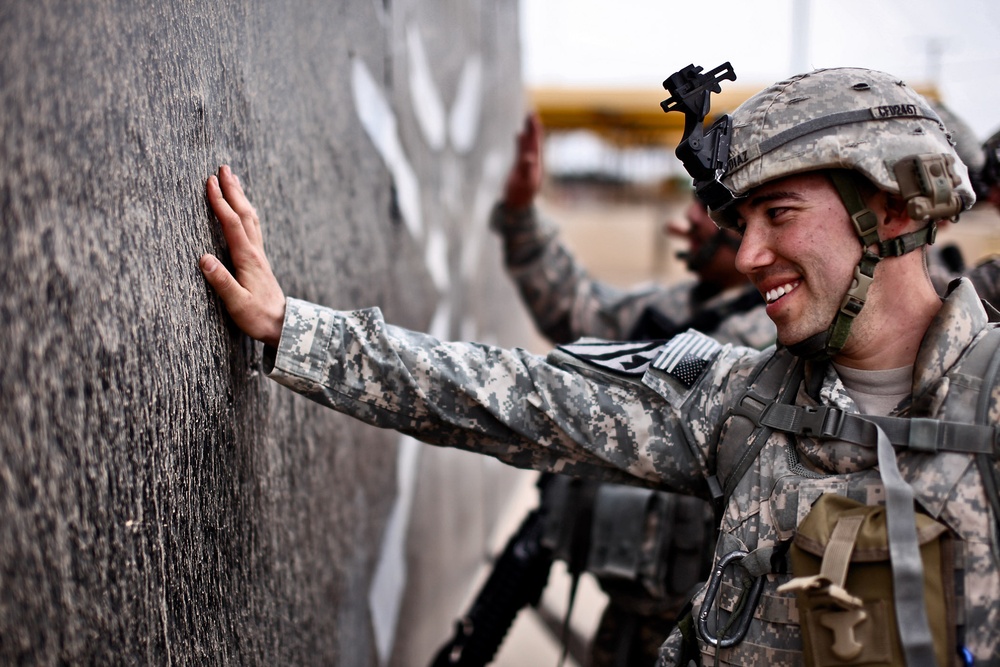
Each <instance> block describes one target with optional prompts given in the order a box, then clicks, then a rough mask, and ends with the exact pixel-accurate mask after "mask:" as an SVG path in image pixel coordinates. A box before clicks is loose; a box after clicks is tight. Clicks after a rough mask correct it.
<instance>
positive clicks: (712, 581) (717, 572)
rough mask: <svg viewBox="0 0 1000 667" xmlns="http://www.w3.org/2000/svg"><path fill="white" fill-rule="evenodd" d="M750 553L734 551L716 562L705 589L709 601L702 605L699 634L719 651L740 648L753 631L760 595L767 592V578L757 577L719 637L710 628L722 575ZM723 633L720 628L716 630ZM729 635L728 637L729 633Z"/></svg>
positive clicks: (706, 599)
mask: <svg viewBox="0 0 1000 667" xmlns="http://www.w3.org/2000/svg"><path fill="white" fill-rule="evenodd" d="M749 555H750V554H749V553H748V552H746V551H740V550H736V551H731V552H729V553H728V554H726V555H725V556H723V557H722V558H720V559H719V562H718V563H716V565H715V568H713V569H712V576H711V577H709V579H708V586H707V588H706V589H705V600H704V602H703V603H702V607H701V611H700V612H699V613H698V634H699V635H700V636H701V638H702V639H703V640H704V641H706V642H708V643H709V644H711V645H712V646H717V647H719V648H729V647H730V646H736V645H737V644H739V643H740V642H741V641H743V638H744V637H745V636H746V634H747V630H749V629H750V621H751V620H752V619H753V612H754V609H756V608H757V603H758V602H760V594H761V593H762V592H763V590H764V577H755V578H754V582H753V585H752V586H751V587H750V588H749V589H748V590H744V591H743V594H742V595H740V599H739V602H738V603H737V605H736V608H735V609H734V610H733V611H734V614H733V615H732V616H730V617H729V619H728V620H727V621H726V623H725V624H724V625H723V626H722V628H721V632H720V633H719V635H716V634H715V631H713V630H711V629H710V628H709V627H708V621H709V618H710V617H711V616H712V609H714V608H715V607H716V598H718V596H719V587H720V585H721V584H722V575H723V573H724V572H725V571H726V568H727V567H729V565H730V564H732V563H739V561H741V560H743V559H744V558H746V557H747V556H749ZM716 630H717V631H718V630H720V629H719V628H717V629H716ZM727 633H728V634H727Z"/></svg>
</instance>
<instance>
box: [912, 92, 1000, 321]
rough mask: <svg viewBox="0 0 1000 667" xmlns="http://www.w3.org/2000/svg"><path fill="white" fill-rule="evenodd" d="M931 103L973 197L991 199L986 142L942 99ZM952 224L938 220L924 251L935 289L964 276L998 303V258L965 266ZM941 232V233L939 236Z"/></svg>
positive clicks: (945, 288)
mask: <svg viewBox="0 0 1000 667" xmlns="http://www.w3.org/2000/svg"><path fill="white" fill-rule="evenodd" d="M932 106H933V108H934V110H935V111H936V112H937V114H938V116H940V117H941V120H942V121H943V122H944V125H945V127H946V128H947V129H948V134H949V136H950V137H951V142H952V144H953V145H954V146H955V152H956V153H957V154H958V157H959V158H961V160H962V162H964V163H965V166H966V167H968V169H969V181H970V183H971V184H972V189H973V191H974V192H975V193H976V200H977V201H978V202H987V201H991V197H990V190H991V187H990V183H991V181H992V182H995V178H996V175H995V171H996V170H995V169H994V168H993V167H992V166H990V167H988V166H987V156H988V155H989V153H990V150H989V148H988V144H989V142H987V144H985V145H981V144H980V143H979V139H978V138H977V137H976V133H975V132H974V131H973V129H972V128H971V127H969V124H968V123H966V122H965V121H964V120H962V118H961V117H960V116H959V115H958V114H956V113H955V112H954V111H952V110H951V108H950V107H948V105H946V104H944V103H943V102H932ZM997 201H998V202H1000V196H998V197H997ZM951 224H952V223H950V222H941V223H939V224H938V241H937V243H935V244H934V245H933V246H931V247H930V249H929V251H928V253H927V269H928V271H929V272H930V276H931V281H932V282H933V283H934V286H935V287H936V288H937V290H938V293H939V294H941V295H944V294H946V293H947V291H948V285H949V284H950V283H951V281H953V280H955V279H956V278H958V277H959V276H965V277H967V278H968V279H969V280H971V281H972V284H973V285H975V287H976V292H978V293H979V296H981V297H982V298H984V299H986V300H987V301H989V302H990V303H991V304H994V305H996V304H998V303H1000V259H998V258H997V257H995V256H994V257H984V258H978V259H977V261H976V262H975V264H973V265H972V266H968V265H967V264H966V261H965V257H964V256H963V255H962V251H961V249H960V248H959V247H958V245H956V244H954V243H949V242H948V240H947V233H948V229H949V227H950V226H951ZM942 233H944V237H942V236H941V234H942Z"/></svg>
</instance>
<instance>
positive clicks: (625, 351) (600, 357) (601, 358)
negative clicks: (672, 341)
mask: <svg viewBox="0 0 1000 667" xmlns="http://www.w3.org/2000/svg"><path fill="white" fill-rule="evenodd" d="M662 348H663V341H662V340H654V341H639V342H634V343H632V342H624V343H619V342H614V341H607V340H600V339H597V338H581V339H580V340H578V341H576V342H575V343H570V344H569V345H560V346H559V349H560V350H562V351H563V352H566V353H567V354H569V355H572V356H574V357H576V358H577V359H581V360H583V361H586V362H587V363H588V364H592V365H594V366H600V367H601V368H605V369H607V370H610V371H614V372H615V373H621V374H624V375H642V374H643V373H645V372H646V369H647V368H649V364H650V362H652V361H653V359H654V358H656V355H657V354H658V353H659V351H660V350H661V349H662Z"/></svg>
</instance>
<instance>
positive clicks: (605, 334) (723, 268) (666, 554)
mask: <svg viewBox="0 0 1000 667" xmlns="http://www.w3.org/2000/svg"><path fill="white" fill-rule="evenodd" d="M541 134H542V130H541V126H540V123H539V119H538V117H537V116H536V115H534V114H531V115H529V116H528V117H527V118H526V119H525V122H524V127H523V129H522V131H521V133H520V134H519V135H518V137H517V140H516V150H515V159H514V163H513V165H512V166H511V169H510V172H509V173H508V176H507V181H506V184H505V187H504V193H503V199H502V200H501V201H500V202H498V203H497V205H496V206H495V207H494V209H493V214H492V216H491V221H490V226H491V228H492V229H493V230H494V231H495V232H497V233H498V234H499V235H500V236H501V237H502V239H503V248H504V258H505V263H506V267H507V270H508V272H509V273H510V276H511V278H512V279H513V280H514V282H515V284H516V285H517V287H518V289H519V291H520V294H521V296H522V298H523V300H524V303H525V305H526V306H527V308H528V311H529V313H530V314H531V316H532V318H533V319H534V322H535V325H536V326H537V328H538V329H539V331H540V332H541V333H542V334H543V335H545V336H546V337H547V338H548V339H549V340H550V341H551V342H553V343H556V344H562V343H570V342H572V341H574V340H577V339H579V338H586V337H593V338H602V339H608V340H623V341H637V340H650V339H653V340H665V339H668V338H672V337H673V336H675V335H677V334H680V333H683V332H685V331H687V330H688V329H697V330H699V331H702V332H704V333H707V334H709V335H711V336H713V337H715V338H716V339H717V340H719V341H721V342H723V343H733V344H736V345H745V346H750V347H757V348H764V347H767V346H768V345H770V344H772V343H773V342H774V338H775V330H774V324H773V323H772V322H771V320H769V319H768V317H767V314H766V312H765V310H764V300H763V299H762V298H761V295H760V293H759V292H757V290H756V289H755V288H754V287H753V285H752V284H751V283H750V282H749V281H748V280H747V278H746V276H744V275H743V274H741V273H740V272H739V271H737V270H736V252H737V250H738V249H739V235H738V234H736V233H735V232H732V231H730V230H725V229H721V228H719V227H718V226H717V225H716V224H715V223H714V222H713V221H712V219H711V218H710V217H709V216H708V211H707V209H706V208H705V206H704V205H703V204H701V203H700V202H699V201H697V200H693V201H692V202H691V203H690V204H689V206H688V207H687V210H686V217H687V223H688V224H687V227H686V228H684V227H681V226H679V225H676V224H671V226H670V228H669V229H668V231H669V232H670V233H672V234H675V235H678V236H683V237H685V238H686V239H687V241H688V245H689V247H688V250H687V252H686V253H684V256H683V259H684V261H685V264H686V266H687V268H688V269H689V270H690V271H691V272H692V273H693V274H694V276H695V277H693V278H691V279H688V280H683V281H681V282H679V283H678V284H675V285H671V286H662V285H650V286H644V287H640V288H636V289H630V290H620V289H617V288H615V287H613V286H611V285H608V284H606V283H603V282H600V281H597V280H595V279H594V278H593V277H592V276H590V275H589V274H588V273H587V271H586V270H585V269H584V268H583V267H582V266H581V265H580V264H579V263H578V262H577V261H576V259H575V258H574V257H573V256H572V254H571V253H570V251H569V250H568V249H567V248H566V246H565V245H564V244H563V243H562V242H561V241H560V239H559V235H558V230H557V228H556V226H555V224H554V223H553V222H552V221H551V220H549V219H547V218H543V217H542V216H541V214H540V212H539V210H538V208H537V207H536V205H535V199H536V197H537V195H538V193H539V190H540V189H541V185H542V178H543V167H542V137H541ZM590 484H591V485H593V486H594V487H595V488H592V489H589V490H588V491H587V492H586V493H582V492H580V491H579V490H578V491H577V493H578V494H579V495H581V496H583V497H588V498H593V499H594V502H592V503H588V504H587V505H586V506H582V505H581V504H580V503H574V504H572V505H571V506H570V505H568V504H561V503H556V502H549V504H550V505H551V507H543V508H542V509H543V510H544V511H546V512H547V513H548V514H551V513H552V512H554V511H556V510H561V511H563V512H571V513H573V514H574V515H575V514H576V513H587V514H588V515H589V514H591V513H593V521H594V523H595V525H601V522H602V521H603V522H604V523H605V524H606V523H608V521H609V518H605V517H604V516H603V515H604V513H607V512H614V513H616V514H618V518H617V520H618V521H619V523H620V522H621V519H620V517H621V516H627V515H631V516H642V515H648V516H647V521H646V522H645V523H646V524H647V527H646V528H645V529H644V530H645V532H647V533H651V534H652V535H653V537H652V539H649V538H647V539H645V540H630V539H628V537H627V536H624V535H621V534H613V533H610V532H608V531H600V530H597V531H596V532H593V533H590V536H591V538H590V540H589V541H590V542H591V543H592V544H590V545H588V547H587V549H588V551H589V552H591V553H593V554H601V553H605V552H606V551H607V549H608V545H605V544H601V543H600V540H602V539H617V541H618V542H619V545H618V548H619V549H620V548H622V547H621V544H622V543H628V544H631V545H633V547H634V548H633V550H634V551H635V552H636V553H632V554H629V555H627V556H624V557H619V560H620V561H622V562H629V559H630V558H631V559H632V560H631V562H633V563H636V565H635V566H634V567H633V568H631V569H629V568H622V567H618V568H614V567H607V566H604V565H603V564H602V563H601V562H599V561H601V559H600V557H597V556H595V557H589V558H587V559H586V560H585V561H584V562H585V563H586V566H585V567H586V569H587V571H589V572H590V573H591V574H592V575H593V576H594V577H595V578H596V579H597V581H598V582H599V583H600V585H601V588H602V589H603V590H604V592H605V593H607V595H608V598H609V601H608V605H607V607H606V608H605V610H604V613H603V614H602V617H601V621H600V624H599V626H598V628H597V632H596V634H595V636H594V637H593V639H592V641H591V645H590V651H589V655H588V665H589V667H631V666H632V665H636V666H648V665H652V664H653V663H654V662H655V661H656V658H657V656H658V653H659V646H660V644H661V643H662V642H663V638H664V637H665V636H666V635H667V634H669V632H670V630H671V628H672V627H673V626H674V624H675V623H676V621H677V618H678V615H679V613H680V612H681V610H682V609H683V607H684V605H685V604H686V602H687V601H688V598H689V597H690V594H691V592H692V588H693V586H694V585H695V584H696V582H699V581H701V580H703V579H704V578H705V577H706V576H707V570H706V566H708V565H709V564H710V562H709V561H708V560H706V555H707V554H710V553H711V552H712V550H713V547H714V532H715V531H714V526H713V523H714V519H713V513H712V509H711V506H710V505H709V504H708V503H706V502H705V501H703V500H700V499H698V498H695V497H692V496H680V495H677V494H668V493H663V492H652V491H650V492H648V493H645V494H644V493H636V491H635V490H633V489H629V488H627V487H625V488H618V487H619V486H620V485H612V484H605V485H600V489H597V488H596V486H597V483H596V482H590ZM649 494H656V495H655V497H650V495H649ZM547 497H556V496H546V495H545V494H543V495H542V502H543V505H545V504H546V498H547ZM602 501H603V502H602ZM576 518H577V517H576V516H572V517H561V516H560V517H555V519H556V521H559V522H560V523H561V524H562V525H566V524H569V523H572V522H573V521H575V519H576ZM610 520H611V521H614V520H615V519H614V518H610ZM567 560H570V558H567ZM652 560H656V561H659V562H650V561H652ZM626 570H628V571H630V572H631V573H632V576H631V577H629V576H628V575H626Z"/></svg>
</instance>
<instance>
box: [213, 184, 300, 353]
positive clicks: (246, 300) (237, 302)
mask: <svg viewBox="0 0 1000 667" xmlns="http://www.w3.org/2000/svg"><path fill="white" fill-rule="evenodd" d="M205 189H206V191H207V194H208V203H209V205H210V206H211V207H212V211H213V212H214V213H215V217H216V218H218V219H219V224H220V225H221V227H222V234H223V236H225V238H226V243H227V244H228V245H229V253H230V256H231V257H232V260H233V269H234V273H235V274H236V275H235V277H234V276H233V274H231V273H230V272H229V270H228V269H226V267H225V266H223V265H222V262H220V261H219V260H218V258H216V257H215V256H213V255H210V254H205V255H202V256H201V260H200V261H199V263H198V264H199V266H200V267H201V271H202V273H203V274H204V275H205V279H206V280H207V281H208V284H209V285H211V286H212V289H214V290H215V291H216V293H217V294H218V295H219V297H220V298H221V299H222V302H223V303H224V304H225V306H226V310H228V311H229V314H230V315H231V316H232V318H233V320H234V321H235V322H236V325H237V326H238V327H239V328H240V329H242V330H243V332H244V333H246V334H247V335H248V336H250V337H251V338H255V339H257V340H259V341H261V342H263V343H264V344H265V345H270V346H272V347H277V346H278V341H279V340H280V339H281V327H282V324H283V323H284V320H285V295H284V293H283V292H282V291H281V286H280V285H279V284H278V280H277V278H275V277H274V273H273V272H272V271H271V265H270V263H269V262H268V261H267V255H266V254H265V252H264V237H263V236H262V234H261V231H260V220H259V219H258V218H257V211H256V210H255V209H254V207H253V206H252V205H251V204H250V201H249V200H248V199H247V196H246V194H244V192H243V186H242V185H240V181H239V179H238V178H237V177H236V175H235V174H233V172H232V171H231V170H230V169H229V167H228V166H226V165H223V166H222V167H219V175H218V177H216V176H209V177H208V182H207V183H206V185H205Z"/></svg>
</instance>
